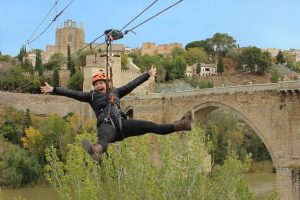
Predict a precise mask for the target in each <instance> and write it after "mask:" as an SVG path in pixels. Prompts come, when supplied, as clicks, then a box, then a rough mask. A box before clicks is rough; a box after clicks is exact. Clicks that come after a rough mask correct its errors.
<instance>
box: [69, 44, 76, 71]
mask: <svg viewBox="0 0 300 200" xmlns="http://www.w3.org/2000/svg"><path fill="white" fill-rule="evenodd" d="M67 68H68V70H70V76H73V74H75V72H76V70H75V63H74V61H73V60H72V58H71V48H70V45H68V61H67Z"/></svg>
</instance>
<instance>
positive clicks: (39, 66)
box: [35, 49, 44, 76]
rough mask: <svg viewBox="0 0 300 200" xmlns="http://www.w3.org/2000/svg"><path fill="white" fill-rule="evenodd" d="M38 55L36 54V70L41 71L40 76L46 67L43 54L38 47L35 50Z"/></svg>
mask: <svg viewBox="0 0 300 200" xmlns="http://www.w3.org/2000/svg"><path fill="white" fill-rule="evenodd" d="M35 53H36V56H35V71H37V72H38V73H39V76H42V75H43V73H44V67H43V64H42V55H41V50H39V49H37V50H36V51H35Z"/></svg>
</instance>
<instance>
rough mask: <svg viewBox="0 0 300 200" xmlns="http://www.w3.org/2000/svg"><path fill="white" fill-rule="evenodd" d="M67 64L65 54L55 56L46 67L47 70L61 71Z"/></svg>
mask: <svg viewBox="0 0 300 200" xmlns="http://www.w3.org/2000/svg"><path fill="white" fill-rule="evenodd" d="M64 63H65V56H64V54H63V53H55V54H53V55H52V56H51V57H50V59H49V61H48V62H47V63H46V64H45V65H44V67H45V69H47V70H54V69H61V68H62V67H63V65H64Z"/></svg>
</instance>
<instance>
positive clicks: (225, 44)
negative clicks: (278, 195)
mask: <svg viewBox="0 0 300 200" xmlns="http://www.w3.org/2000/svg"><path fill="white" fill-rule="evenodd" d="M210 43H211V46H212V48H213V49H214V51H215V52H216V53H217V54H218V55H219V56H222V57H225V55H226V53H227V52H228V51H229V50H230V49H233V48H235V47H236V40H235V39H234V38H233V37H231V36H230V35H228V33H215V34H214V35H213V37H212V38H211V39H210Z"/></svg>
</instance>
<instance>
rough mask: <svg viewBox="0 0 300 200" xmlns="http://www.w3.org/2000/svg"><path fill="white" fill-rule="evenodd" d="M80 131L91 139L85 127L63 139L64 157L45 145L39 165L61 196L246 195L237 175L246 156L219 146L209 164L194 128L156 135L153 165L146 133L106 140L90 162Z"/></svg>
mask: <svg viewBox="0 0 300 200" xmlns="http://www.w3.org/2000/svg"><path fill="white" fill-rule="evenodd" d="M82 137H87V138H90V139H91V140H93V139H94V140H95V138H94V136H93V134H91V133H86V132H84V133H83V134H80V135H78V136H77V138H76V143H74V144H71V145H69V148H68V151H67V161H66V162H65V163H63V162H62V161H61V160H60V159H59V157H58V156H57V150H56V149H55V148H53V147H50V148H48V149H47V150H46V158H47V161H48V163H49V164H48V165H47V166H46V167H45V170H46V178H47V180H48V181H49V183H50V184H51V185H52V186H53V187H54V188H55V189H56V190H57V191H58V192H59V194H60V197H61V199H73V197H74V196H75V197H76V199H78V200H83V199H97V198H99V199H133V200H135V199H192V200H193V199H199V198H200V199H203V200H204V199H238V198H237V197H239V196H248V197H249V196H251V193H250V192H249V190H248V188H247V187H246V186H245V183H244V182H243V181H242V176H243V174H244V173H245V172H247V170H248V169H249V166H250V162H251V160H250V158H249V157H246V159H245V160H244V161H240V160H238V157H237V156H236V155H235V154H234V153H233V152H232V151H231V150H228V151H225V153H226V152H228V154H227V157H226V159H225V161H224V165H222V166H218V167H215V168H213V169H212V170H210V167H209V162H207V161H206V158H208V157H207V155H208V154H207V148H209V147H208V145H206V143H205V136H204V132H203V130H201V129H200V128H195V129H194V130H193V131H191V132H190V133H189V134H183V135H180V134H174V135H170V136H163V137H158V141H157V143H158V144H157V145H158V154H159V158H160V161H161V162H160V164H159V166H157V165H156V164H155V163H154V162H153V152H152V148H151V145H149V138H148V137H147V136H142V137H139V138H128V139H127V140H124V141H123V142H122V143H119V144H116V145H112V146H111V147H110V148H109V149H108V155H109V156H107V155H103V156H102V160H101V163H100V164H97V163H95V162H93V160H92V159H91V158H90V156H89V155H88V154H87V153H85V152H84V151H83V150H82V148H81V146H80V140H81V138H82ZM137 143H138V145H137ZM187 147H188V148H187ZM120 155H122V156H120ZM174 158H176V159H174ZM224 182H226V184H225V185H224ZM241 186H243V187H241ZM74 188H76V190H74ZM199 188H200V189H199ZM234 196H235V197H236V198H234ZM249 198H250V197H249Z"/></svg>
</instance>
